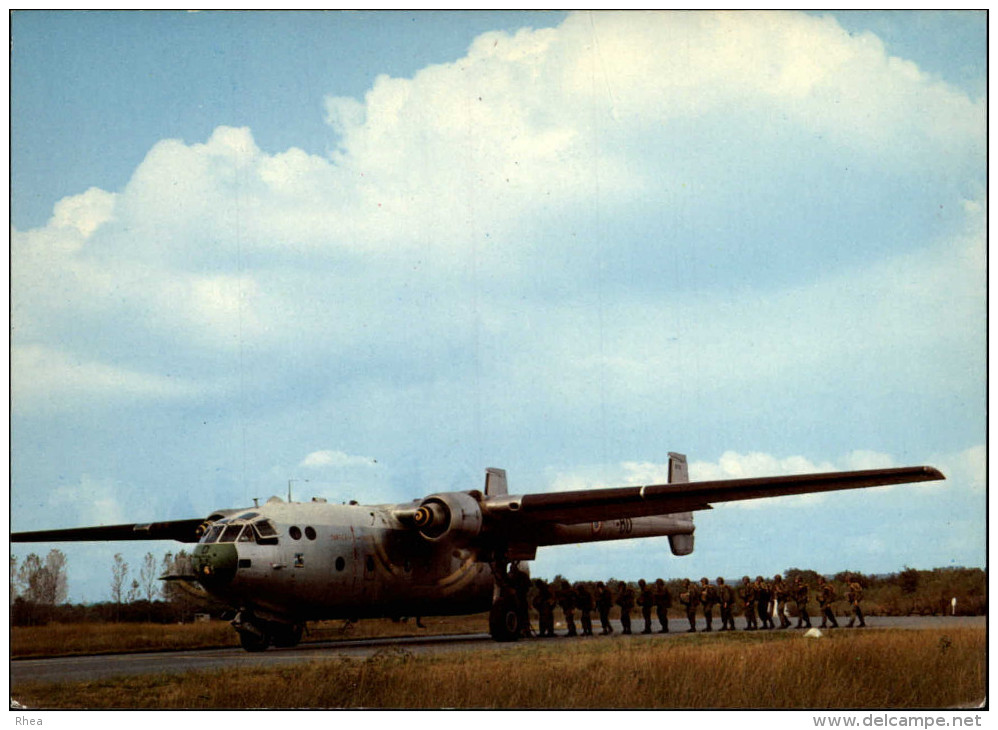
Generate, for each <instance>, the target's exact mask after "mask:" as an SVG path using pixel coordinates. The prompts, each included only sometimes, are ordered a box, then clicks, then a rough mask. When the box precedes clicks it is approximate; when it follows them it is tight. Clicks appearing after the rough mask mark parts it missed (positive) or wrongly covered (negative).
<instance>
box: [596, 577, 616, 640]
mask: <svg viewBox="0 0 998 730" xmlns="http://www.w3.org/2000/svg"><path fill="white" fill-rule="evenodd" d="M612 607H613V594H612V593H610V589H609V588H607V587H606V586H605V585H603V581H597V583H596V610H597V611H599V622H600V626H602V628H603V630H602V631H600V633H601V634H612V633H613V626H612V625H611V624H610V609H611V608H612Z"/></svg>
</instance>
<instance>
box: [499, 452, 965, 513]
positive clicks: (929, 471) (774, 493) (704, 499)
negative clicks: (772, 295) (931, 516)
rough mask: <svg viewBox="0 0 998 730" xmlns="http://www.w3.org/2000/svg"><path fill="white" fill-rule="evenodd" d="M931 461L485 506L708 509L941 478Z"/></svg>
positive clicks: (513, 509) (534, 497)
mask: <svg viewBox="0 0 998 730" xmlns="http://www.w3.org/2000/svg"><path fill="white" fill-rule="evenodd" d="M945 478H946V477H945V476H943V474H942V472H940V471H939V470H938V469H935V468H933V467H931V466H910V467H901V468H897V469H869V470H864V471H842V472H826V473H819V474H799V475H792V476H782V477H757V478H751V479H726V480H719V481H707V482H688V483H685V484H651V485H647V486H643V487H615V488H610V489H587V490H584V491H581V490H580V491H573V492H549V493H543V494H526V495H523V496H520V497H511V498H507V499H503V500H501V501H499V502H497V503H496V504H495V505H494V507H492V508H491V509H489V510H488V511H489V512H490V513H491V514H492V515H493V516H495V517H497V518H499V519H500V520H503V521H506V520H510V521H513V522H520V523H524V524H530V523H533V524H538V523H561V524H566V525H571V524H578V523H581V522H590V521H594V520H614V519H623V518H628V517H631V518H633V517H647V516H651V515H666V514H673V513H677V512H692V511H695V510H704V509H711V505H712V504H716V503H720V502H737V501H741V500H746V499H761V498H764V497H785V496H791V495H795V494H811V493H815V492H833V491H837V490H842V489H860V488H863V487H879V486H886V485H890V484H908V483H912V482H927V481H936V480H939V479H945Z"/></svg>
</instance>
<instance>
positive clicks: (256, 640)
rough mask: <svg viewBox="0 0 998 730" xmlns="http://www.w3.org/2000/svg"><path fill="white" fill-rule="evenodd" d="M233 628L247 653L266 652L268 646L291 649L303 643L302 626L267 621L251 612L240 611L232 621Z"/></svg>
mask: <svg viewBox="0 0 998 730" xmlns="http://www.w3.org/2000/svg"><path fill="white" fill-rule="evenodd" d="M232 626H233V628H235V630H236V631H237V632H238V633H239V643H240V644H241V645H242V647H243V649H245V650H246V651H252V652H257V651H264V650H266V648H267V647H268V646H270V645H271V644H273V645H274V646H277V647H281V648H289V647H292V646H298V643H299V642H300V641H301V635H302V631H303V629H304V626H303V625H302V624H294V623H283V622H279V621H265V620H264V619H261V618H259V617H257V616H254V615H253V613H252V612H250V611H240V612H239V613H237V614H236V617H235V618H234V619H232Z"/></svg>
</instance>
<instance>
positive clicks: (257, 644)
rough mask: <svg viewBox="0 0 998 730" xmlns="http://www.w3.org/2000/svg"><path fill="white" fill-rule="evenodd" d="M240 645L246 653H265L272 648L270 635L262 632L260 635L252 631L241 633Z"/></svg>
mask: <svg viewBox="0 0 998 730" xmlns="http://www.w3.org/2000/svg"><path fill="white" fill-rule="evenodd" d="M239 643H240V644H242V647H243V649H245V650H246V651H264V650H265V649H266V648H267V647H268V646H270V634H268V633H267V632H266V631H261V632H260V633H259V634H257V633H254V632H252V631H240V632H239Z"/></svg>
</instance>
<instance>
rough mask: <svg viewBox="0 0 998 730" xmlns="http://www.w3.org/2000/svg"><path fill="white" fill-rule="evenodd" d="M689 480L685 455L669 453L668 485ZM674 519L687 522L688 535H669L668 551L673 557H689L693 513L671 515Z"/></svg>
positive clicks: (691, 549) (691, 547)
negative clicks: (670, 551)
mask: <svg viewBox="0 0 998 730" xmlns="http://www.w3.org/2000/svg"><path fill="white" fill-rule="evenodd" d="M689 480H690V472H689V470H688V469H687V466H686V454H676V453H674V452H672V451H670V452H669V484H686V483H687V482H688V481H689ZM673 516H674V517H676V518H680V519H683V520H688V521H689V533H686V534H683V533H677V534H675V535H669V549H670V550H672V554H673V555H689V554H690V553H692V552H693V513H692V512H682V513H679V514H676V515H673Z"/></svg>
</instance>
